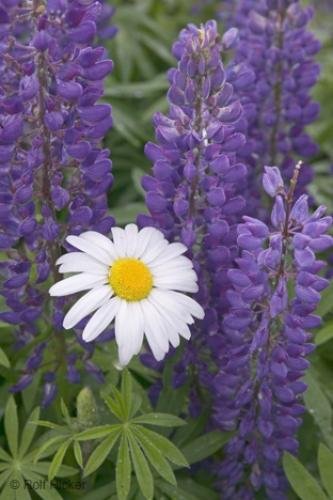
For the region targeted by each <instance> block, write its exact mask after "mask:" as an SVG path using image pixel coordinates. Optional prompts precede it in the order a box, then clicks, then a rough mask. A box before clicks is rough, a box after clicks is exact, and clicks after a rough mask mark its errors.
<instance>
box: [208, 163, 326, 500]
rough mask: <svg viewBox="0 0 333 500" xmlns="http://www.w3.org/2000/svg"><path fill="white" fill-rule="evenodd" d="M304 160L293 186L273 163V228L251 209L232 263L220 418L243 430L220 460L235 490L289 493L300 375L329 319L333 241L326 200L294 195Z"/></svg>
mask: <svg viewBox="0 0 333 500" xmlns="http://www.w3.org/2000/svg"><path fill="white" fill-rule="evenodd" d="M299 169H300V165H298V167H297V168H296V169H295V173H294V176H293V178H292V180H291V184H290V188H289V190H288V191H286V190H285V187H284V182H283V179H282V176H281V173H280V170H279V169H278V168H277V167H266V168H265V171H266V172H265V174H264V177H263V185H264V189H265V191H266V193H267V194H268V195H269V196H271V197H273V198H274V200H275V202H274V206H273V209H272V214H271V224H272V229H271V230H270V229H269V228H268V226H267V225H266V224H264V223H263V222H261V221H260V220H258V219H254V218H252V217H248V216H245V217H244V223H243V224H240V225H239V227H238V239H237V241H238V245H239V247H240V248H241V255H240V257H239V258H237V259H236V262H237V265H238V268H237V269H236V268H235V269H230V270H229V272H228V276H229V279H230V280H231V281H232V283H233V289H230V290H229V291H228V292H227V297H228V300H229V303H230V305H231V309H230V312H229V313H228V314H227V315H225V316H224V332H225V336H226V340H227V343H226V345H225V349H224V351H223V352H221V354H220V367H221V369H220V371H219V373H218V374H217V375H216V378H215V386H214V388H215V390H216V391H217V396H218V398H220V402H219V404H218V405H217V406H216V412H215V418H216V421H217V423H218V424H219V425H220V426H221V427H222V428H223V429H226V430H236V435H235V437H233V438H232V439H231V440H230V441H229V443H228V444H227V446H226V458H225V460H224V462H223V463H222V465H221V467H220V469H219V473H220V476H221V478H222V488H223V492H224V494H223V498H226V499H228V498H230V499H231V498H244V499H252V498H254V491H257V490H259V489H260V488H261V487H264V488H265V490H266V495H267V498H272V499H276V500H282V499H283V498H286V497H285V495H284V493H285V486H286V485H285V479H284V476H283V472H282V468H281V463H280V462H281V456H282V454H283V452H284V451H289V452H290V453H296V451H297V446H298V444H297V440H296V438H295V434H296V431H297V429H298V427H299V425H300V424H301V418H300V417H301V415H302V413H303V411H304V409H303V406H302V404H301V401H300V399H301V395H302V393H303V392H304V391H305V389H306V385H305V384H304V382H303V381H302V380H301V379H302V377H303V375H304V371H305V370H306V369H307V367H308V365H309V363H308V361H307V360H306V356H307V355H308V354H309V353H310V352H311V351H312V350H313V345H312V344H311V335H310V334H309V332H308V330H309V329H311V328H314V327H317V326H319V324H320V318H319V317H318V316H316V315H314V314H313V313H314V311H315V309H316V306H317V304H318V302H319V300H320V292H321V291H322V290H323V289H324V288H325V287H326V286H327V284H328V281H327V280H326V279H324V278H323V277H320V276H318V273H319V272H320V271H321V270H322V269H323V267H324V266H325V262H323V261H321V260H317V259H316V256H315V253H316V252H321V251H324V250H326V249H327V248H329V247H330V246H332V244H333V238H332V237H331V236H329V235H327V234H326V233H327V231H328V229H329V228H330V226H331V224H332V218H331V217H327V216H326V217H325V216H324V214H325V207H319V208H318V209H317V210H316V211H315V212H314V213H313V214H311V213H310V212H309V208H308V199H307V196H306V195H302V196H300V197H299V198H298V199H297V201H296V202H295V203H294V202H293V198H294V193H295V187H296V183H297V178H298V176H299Z"/></svg>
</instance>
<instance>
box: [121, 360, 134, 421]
mask: <svg viewBox="0 0 333 500" xmlns="http://www.w3.org/2000/svg"><path fill="white" fill-rule="evenodd" d="M132 393H133V385H132V377H131V374H130V372H129V371H128V370H127V369H125V370H123V372H122V377H121V394H122V399H123V401H124V405H123V406H124V417H125V420H128V418H129V416H130V414H131V411H132Z"/></svg>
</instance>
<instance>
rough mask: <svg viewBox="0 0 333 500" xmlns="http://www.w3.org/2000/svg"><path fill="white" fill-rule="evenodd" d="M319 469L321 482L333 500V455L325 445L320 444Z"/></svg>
mask: <svg viewBox="0 0 333 500" xmlns="http://www.w3.org/2000/svg"><path fill="white" fill-rule="evenodd" d="M318 467H319V472H320V477H321V482H322V483H323V485H324V488H325V490H326V491H327V493H328V495H329V497H330V498H331V499H333V453H332V452H331V450H329V449H328V448H327V446H325V445H324V444H322V443H320V444H319V449H318Z"/></svg>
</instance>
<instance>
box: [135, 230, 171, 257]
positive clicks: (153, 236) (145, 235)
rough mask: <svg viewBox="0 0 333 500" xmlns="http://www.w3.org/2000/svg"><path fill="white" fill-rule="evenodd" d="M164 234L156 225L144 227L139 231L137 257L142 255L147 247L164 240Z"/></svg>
mask: <svg viewBox="0 0 333 500" xmlns="http://www.w3.org/2000/svg"><path fill="white" fill-rule="evenodd" d="M163 239H164V236H163V234H162V233H161V231H158V230H157V229H155V228H154V227H144V228H143V229H141V231H139V234H138V240H137V248H136V255H135V257H141V256H142V255H143V254H144V252H145V250H146V248H150V246H152V245H156V244H157V243H158V242H159V241H161V240H163Z"/></svg>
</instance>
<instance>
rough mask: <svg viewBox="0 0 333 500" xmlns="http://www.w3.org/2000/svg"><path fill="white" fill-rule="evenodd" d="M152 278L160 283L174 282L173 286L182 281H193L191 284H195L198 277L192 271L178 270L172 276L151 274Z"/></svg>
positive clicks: (169, 274)
mask: <svg viewBox="0 0 333 500" xmlns="http://www.w3.org/2000/svg"><path fill="white" fill-rule="evenodd" d="M153 276H154V277H155V278H156V279H159V280H160V281H161V282H165V281H168V283H171V282H172V281H174V282H175V284H176V283H181V282H182V281H193V283H196V282H197V280H198V277H197V275H196V273H195V271H194V270H193V269H185V270H183V269H179V270H178V272H175V273H172V274H171V273H166V272H163V271H160V272H159V273H156V272H153Z"/></svg>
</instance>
